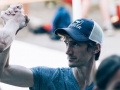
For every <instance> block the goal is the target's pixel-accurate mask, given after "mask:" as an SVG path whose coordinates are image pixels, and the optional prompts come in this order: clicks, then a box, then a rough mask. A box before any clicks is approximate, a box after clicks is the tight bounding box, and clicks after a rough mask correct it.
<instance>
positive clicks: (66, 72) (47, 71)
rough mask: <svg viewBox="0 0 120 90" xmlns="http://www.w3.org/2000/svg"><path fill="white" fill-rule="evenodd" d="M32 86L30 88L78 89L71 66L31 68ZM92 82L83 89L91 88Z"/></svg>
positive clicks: (35, 89) (31, 89) (48, 89)
mask: <svg viewBox="0 0 120 90" xmlns="http://www.w3.org/2000/svg"><path fill="white" fill-rule="evenodd" d="M31 70H32V72H33V77H34V86H33V87H30V90H80V88H79V85H78V83H77V81H76V79H75V78H74V76H73V73H72V69H71V68H48V67H35V68H32V69H31ZM93 86H94V85H93V83H92V84H91V85H90V86H89V87H87V88H86V89H85V90H93Z"/></svg>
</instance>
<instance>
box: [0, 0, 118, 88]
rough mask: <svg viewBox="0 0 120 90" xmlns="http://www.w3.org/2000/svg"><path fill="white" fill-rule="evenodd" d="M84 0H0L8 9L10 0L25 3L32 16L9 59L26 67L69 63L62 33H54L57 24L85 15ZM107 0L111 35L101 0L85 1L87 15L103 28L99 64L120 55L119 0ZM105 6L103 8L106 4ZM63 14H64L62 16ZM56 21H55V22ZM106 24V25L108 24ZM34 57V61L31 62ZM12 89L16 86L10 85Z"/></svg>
mask: <svg viewBox="0 0 120 90" xmlns="http://www.w3.org/2000/svg"><path fill="white" fill-rule="evenodd" d="M72 1H79V3H78V6H77V5H76V4H75V6H74V8H73V5H72ZM81 1H84V0H81ZM81 1H80V0H0V11H2V10H6V9H7V8H8V7H9V5H10V4H14V3H21V4H23V7H24V13H25V14H27V15H28V17H29V18H30V22H29V24H28V26H27V27H25V28H24V29H22V30H21V31H19V33H18V34H17V36H16V40H15V41H14V42H13V46H12V49H11V60H10V63H12V64H22V65H24V66H27V67H31V66H37V65H47V66H52V67H57V66H67V59H66V55H65V44H64V43H63V42H62V41H61V40H59V37H56V36H54V35H53V31H54V30H53V29H55V28H57V25H58V27H66V26H67V25H68V24H69V23H70V22H71V21H72V20H74V18H75V19H76V18H81V17H83V16H82V8H81V7H82V2H81ZM88 1H90V0H88ZM104 1H105V0H104ZM108 1H109V5H108V11H109V14H110V23H111V24H112V29H113V30H112V32H109V33H110V35H108V32H106V31H105V27H104V25H103V24H104V18H103V17H102V13H101V10H100V0H91V1H90V3H85V4H86V5H87V4H88V5H90V7H88V9H89V10H88V12H87V15H86V16H84V17H86V18H90V19H93V20H95V21H96V22H97V23H98V24H99V25H100V26H101V27H102V28H103V32H104V42H103V45H102V51H101V55H100V60H99V61H97V65H99V63H100V62H101V60H102V59H103V58H105V57H107V56H110V55H111V54H119V55H120V0H108ZM103 4H105V3H102V4H101V5H103ZM88 5H87V6H88ZM87 6H86V7H87ZM102 7H103V9H104V6H102ZM74 9H75V10H74ZM83 9H84V8H83ZM73 12H74V13H76V12H77V13H78V14H77V15H78V16H75V15H74V13H73ZM62 15H63V17H61V16H62ZM61 18H62V19H61ZM57 20H62V21H61V22H60V24H59V23H58V24H56V23H57ZM66 21H67V22H66ZM61 23H64V25H66V26H64V25H61ZM54 24H56V25H55V26H54ZM59 25H60V26H59ZM105 26H107V24H106V25H105ZM108 26H109V25H108ZM1 27H3V24H2V19H1V18H0V28H1ZM108 28H109V27H108ZM110 29H111V28H110ZM52 30H53V31H52ZM113 31H114V32H113ZM16 59H17V61H16ZM53 59H54V60H53ZM33 60H34V63H33V62H32V61H33ZM48 60H49V62H48ZM56 60H57V61H56ZM28 62H29V64H28ZM63 62H64V63H63ZM9 88H11V87H9ZM2 89H3V90H6V89H5V86H4V85H3V86H2ZM9 90H15V89H13V88H11V89H9ZM17 90H18V89H17ZM20 90H21V88H20Z"/></svg>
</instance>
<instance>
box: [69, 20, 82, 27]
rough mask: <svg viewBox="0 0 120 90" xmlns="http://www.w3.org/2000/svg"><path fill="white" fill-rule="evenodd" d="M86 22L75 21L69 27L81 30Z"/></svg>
mask: <svg viewBox="0 0 120 90" xmlns="http://www.w3.org/2000/svg"><path fill="white" fill-rule="evenodd" d="M83 22H84V21H83V20H80V21H79V20H77V21H75V22H74V23H71V24H70V25H69V26H68V27H75V28H78V29H81V28H82V27H81V25H82V23H83Z"/></svg>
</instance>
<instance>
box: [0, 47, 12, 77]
mask: <svg viewBox="0 0 120 90" xmlns="http://www.w3.org/2000/svg"><path fill="white" fill-rule="evenodd" d="M9 51H10V47H9V48H7V49H6V50H5V51H3V52H2V53H0V77H1V75H2V72H3V70H4V68H5V66H8V64H9Z"/></svg>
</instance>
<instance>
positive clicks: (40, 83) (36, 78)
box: [0, 5, 103, 90]
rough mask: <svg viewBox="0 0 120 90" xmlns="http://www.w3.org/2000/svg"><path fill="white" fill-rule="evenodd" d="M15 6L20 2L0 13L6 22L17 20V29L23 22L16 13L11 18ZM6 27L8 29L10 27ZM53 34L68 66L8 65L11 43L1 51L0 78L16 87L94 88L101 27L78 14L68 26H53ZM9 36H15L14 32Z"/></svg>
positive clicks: (36, 89) (51, 89)
mask: <svg viewBox="0 0 120 90" xmlns="http://www.w3.org/2000/svg"><path fill="white" fill-rule="evenodd" d="M18 7H19V5H14V6H13V7H10V8H8V9H7V10H6V11H5V12H4V13H3V14H2V17H4V16H6V17H5V18H3V20H7V21H6V23H7V22H9V20H12V21H14V22H16V25H18V28H16V30H18V29H19V27H20V26H21V24H18V23H21V22H23V20H21V19H20V21H19V17H18V18H16V19H14V17H15V16H16V14H17V12H18V11H21V9H19V8H18ZM14 8H17V9H14ZM11 10H12V11H13V12H14V15H13V14H12V12H11ZM8 12H9V13H8ZM18 14H19V15H21V14H22V13H18ZM11 17H12V18H11ZM22 17H23V16H22ZM6 18H7V19H6ZM17 19H18V20H17ZM8 25H11V23H9V24H8ZM13 29H15V27H13ZM7 30H8V31H9V28H7ZM55 34H56V35H59V36H60V37H61V38H62V40H63V41H64V43H65V45H66V54H67V59H68V65H69V67H66V68H51V67H47V66H36V67H33V68H26V67H23V66H19V65H10V64H9V54H10V47H8V48H7V49H5V50H3V51H2V52H1V53H0V71H1V72H0V75H1V77H0V80H1V82H3V83H7V84H11V85H15V86H19V87H29V89H30V90H79V89H80V90H93V87H94V74H95V69H96V68H95V61H96V60H98V59H99V56H100V52H101V45H102V43H103V30H102V29H101V27H100V26H99V25H98V24H97V23H96V22H95V21H94V20H92V19H86V18H81V19H77V20H75V21H73V22H72V23H71V24H70V25H69V26H68V27H65V28H59V29H57V30H55ZM11 36H15V34H12V35H11ZM1 39H2V38H1ZM3 41H4V39H3ZM41 42H42V41H41ZM0 45H2V43H0ZM0 47H2V46H0ZM33 61H34V60H33ZM63 63H64V62H63Z"/></svg>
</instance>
